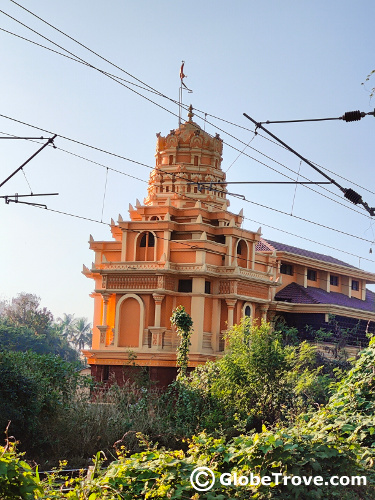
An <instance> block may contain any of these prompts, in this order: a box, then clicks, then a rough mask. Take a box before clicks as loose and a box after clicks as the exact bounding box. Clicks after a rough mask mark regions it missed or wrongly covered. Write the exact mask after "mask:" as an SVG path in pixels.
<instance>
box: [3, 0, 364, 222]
mask: <svg viewBox="0 0 375 500" xmlns="http://www.w3.org/2000/svg"><path fill="white" fill-rule="evenodd" d="M11 1H12V2H13V3H15V4H16V5H18V6H19V7H21V8H23V9H24V10H26V11H27V12H29V13H30V14H32V15H33V16H35V17H37V18H38V19H39V20H41V21H43V22H44V23H46V24H47V25H49V26H50V27H52V28H54V29H55V30H57V31H58V32H60V33H62V34H63V35H65V36H66V37H68V38H70V39H71V40H73V41H74V42H76V43H78V44H79V45H81V46H82V47H84V48H85V49H87V50H88V51H90V52H91V53H93V54H95V55H97V56H98V57H100V58H101V59H103V60H104V61H106V62H108V63H109V64H111V65H112V66H114V67H116V68H118V69H120V70H121V71H123V72H124V73H126V74H128V75H130V76H131V77H132V78H134V79H136V80H137V81H139V82H141V83H142V84H143V85H146V86H147V87H148V88H147V89H146V88H143V90H148V91H150V90H151V91H153V92H154V93H156V94H157V95H159V96H161V97H164V98H166V99H167V100H169V101H171V102H173V103H174V104H177V101H175V100H174V99H171V98H170V97H168V96H166V95H165V94H162V93H161V92H159V91H157V90H155V89H153V87H151V86H149V85H148V84H146V83H144V82H142V81H141V80H139V79H137V78H136V77H134V76H133V75H131V74H130V73H128V72H127V71H125V70H123V69H122V68H120V67H119V66H117V65H115V64H113V63H112V62H110V61H109V60H107V59H106V58H103V57H102V56H100V55H99V54H97V53H96V52H94V51H92V50H91V49H89V48H88V47H87V46H85V45H84V44H81V43H80V42H78V41H77V40H75V39H74V38H72V37H70V36H69V35H67V34H66V33H64V32H62V31H61V30H59V29H58V28H56V27H55V26H53V25H51V24H50V23H48V22H47V21H44V20H43V19H42V18H40V17H39V16H37V15H36V14H34V13H32V12H31V11H29V10H28V9H26V8H24V7H23V6H21V5H20V4H17V2H14V1H13V0H11ZM0 12H2V13H3V14H5V15H7V16H8V17H10V18H11V19H13V20H15V21H16V22H18V23H20V24H21V25H23V26H25V27H26V28H27V29H30V30H31V31H33V32H34V33H36V34H38V35H39V36H41V37H43V38H44V39H46V40H48V41H49V42H50V43H53V44H54V45H56V46H58V47H59V48H61V49H62V50H65V51H66V52H68V53H69V54H72V55H73V56H74V57H75V58H77V59H73V60H74V61H76V62H81V63H82V64H84V65H86V66H89V67H91V68H92V69H95V70H97V71H99V72H100V73H102V74H104V75H105V76H108V77H109V78H111V79H112V80H113V81H115V82H117V83H120V85H123V86H124V87H125V88H128V89H129V90H131V91H132V92H135V93H136V94H137V95H139V96H140V97H143V98H144V99H146V100H148V101H149V102H151V103H153V104H155V105H156V106H158V107H160V108H162V109H164V110H165V111H167V112H168V113H170V114H172V115H174V116H176V117H177V114H176V113H173V112H172V111H170V110H168V109H167V108H165V107H164V106H161V105H160V104H158V103H156V102H155V101H152V100H151V99H149V98H147V97H146V96H144V95H143V94H141V93H139V92H137V91H135V90H134V89H131V88H130V87H128V86H127V85H124V84H123V83H121V82H120V81H118V79H120V80H121V78H119V77H117V76H114V75H111V74H109V73H107V72H105V71H103V70H101V69H99V68H96V67H95V66H93V65H92V64H90V63H88V62H87V61H85V60H84V59H82V58H80V57H79V56H76V55H74V54H73V53H71V52H70V51H68V50H67V49H64V48H63V47H61V46H60V45H58V44H56V43H55V42H53V41H52V40H50V39H48V38H46V37H44V35H41V34H40V33H38V32H36V31H35V30H33V29H32V28H29V27H28V26H27V25H25V24H23V23H21V22H20V21H18V20H17V19H15V18H13V17H12V16H10V15H9V14H6V13H5V12H3V11H0ZM4 31H6V30H4ZM8 33H10V32H8ZM16 36H18V35H16ZM21 38H22V37H21ZM28 41H29V40H28ZM31 43H34V42H31ZM37 45H39V44H37ZM42 47H43V48H47V47H44V46H42ZM47 49H48V48H47ZM48 50H50V49H48ZM53 52H56V53H58V54H60V55H64V56H65V54H61V53H59V52H57V51H53ZM69 59H72V58H70V57H69ZM130 84H132V85H134V84H133V83H130ZM182 106H183V107H184V108H185V109H186V106H185V105H182ZM210 116H214V115H210ZM206 117H207V113H205V119H204V120H205V122H206V121H207V120H206ZM199 118H200V119H202V118H201V117H199ZM216 118H217V117H216ZM224 121H226V120H224ZM207 123H209V124H210V125H212V126H215V125H214V124H212V123H211V122H207ZM229 123H230V122H229ZM216 127H217V126H216ZM217 128H218V129H219V130H220V131H222V132H223V133H225V134H226V135H229V136H230V137H232V138H234V139H235V140H237V141H239V142H241V143H243V144H245V143H244V142H243V141H241V140H240V139H238V138H237V137H235V136H233V135H232V134H230V133H228V132H227V131H225V130H223V129H221V128H220V127H217ZM242 128H244V127H242ZM223 142H224V144H226V145H228V146H229V147H231V148H233V149H235V150H236V151H240V150H239V149H238V148H235V147H234V146H232V145H231V144H229V143H226V142H225V141H223ZM245 145H246V144H245ZM250 148H251V149H253V150H254V151H256V152H257V153H259V154H261V155H263V156H265V157H267V158H268V159H270V160H271V161H274V162H275V163H277V164H279V165H280V166H282V167H283V168H286V169H287V170H290V171H291V172H293V173H296V172H295V171H294V170H293V169H290V168H289V167H287V166H286V165H283V164H282V163H280V162H278V161H277V160H275V159H273V158H271V157H269V156H267V155H265V154H264V153H262V152H261V151H258V150H256V149H255V148H253V147H251V146H250ZM245 149H246V148H245ZM240 154H245V156H247V157H249V158H251V159H252V160H254V161H257V162H258V163H260V164H262V165H263V166H265V167H267V168H270V169H271V170H273V171H275V172H277V173H279V174H280V175H283V176H285V177H287V178H289V179H290V177H289V176H287V175H286V174H283V173H282V172H280V171H278V170H277V169H273V168H272V167H270V166H269V165H267V164H265V163H263V162H261V161H259V160H258V159H256V158H254V157H252V156H250V155H248V154H246V153H244V152H243V151H240ZM237 158H238V157H237ZM237 158H236V159H237ZM235 161H236V160H235ZM302 177H304V178H305V179H308V178H307V177H305V176H302ZM308 180H309V179H308ZM306 187H307V188H308V189H310V190H312V191H314V192H316V193H317V194H319V195H321V196H325V197H326V198H327V199H330V200H331V201H333V202H335V203H338V204H339V205H341V206H344V207H346V208H348V209H350V210H352V211H354V212H356V213H358V214H361V215H363V216H365V214H363V213H362V212H359V211H357V210H355V209H353V208H352V207H350V206H348V205H345V204H344V203H341V202H338V201H337V200H333V199H332V198H330V197H329V196H326V195H324V194H323V193H321V192H319V191H316V190H315V189H313V188H310V187H308V186H306ZM323 189H324V190H326V191H328V192H329V193H330V194H332V195H334V196H338V195H337V194H336V193H333V192H332V191H330V190H328V189H326V188H323ZM347 191H348V196H347V197H348V198H349V199H350V198H352V199H351V201H352V200H353V199H354V198H353V193H354V191H353V190H351V189H349V190H347Z"/></svg>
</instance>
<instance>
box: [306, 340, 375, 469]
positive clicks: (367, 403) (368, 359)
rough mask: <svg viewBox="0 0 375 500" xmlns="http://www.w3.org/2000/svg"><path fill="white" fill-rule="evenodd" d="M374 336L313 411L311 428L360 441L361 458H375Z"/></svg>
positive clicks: (335, 436) (338, 437) (332, 436)
mask: <svg viewBox="0 0 375 500" xmlns="http://www.w3.org/2000/svg"><path fill="white" fill-rule="evenodd" d="M374 389H375V340H373V339H372V340H371V341H370V346H369V347H368V348H367V349H365V350H363V351H362V352H361V355H360V358H359V360H358V361H357V362H356V364H355V366H354V367H353V368H352V369H351V370H350V371H349V373H348V374H347V376H346V377H344V378H343V379H342V380H341V381H340V382H338V384H337V386H336V390H335V392H334V394H333V395H332V397H331V398H330V400H329V402H328V404H327V405H326V406H325V407H324V408H322V409H321V410H320V411H319V412H317V413H315V414H313V415H312V417H311V420H310V421H309V423H308V428H309V429H311V432H316V433H321V434H323V435H328V434H329V436H330V439H331V440H332V439H337V440H338V441H339V442H345V443H348V444H356V443H359V444H360V446H361V447H363V448H362V451H363V453H362V454H361V456H362V458H363V460H365V461H366V463H369V464H370V465H371V466H372V465H373V463H374V459H375V396H374V393H375V391H374Z"/></svg>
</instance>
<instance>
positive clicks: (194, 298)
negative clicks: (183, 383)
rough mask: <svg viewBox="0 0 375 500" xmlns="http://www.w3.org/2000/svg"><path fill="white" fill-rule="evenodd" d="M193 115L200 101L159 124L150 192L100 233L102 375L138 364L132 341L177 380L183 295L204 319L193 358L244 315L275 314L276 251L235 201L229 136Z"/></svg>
mask: <svg viewBox="0 0 375 500" xmlns="http://www.w3.org/2000/svg"><path fill="white" fill-rule="evenodd" d="M192 118H193V114H192V112H191V110H190V113H189V119H188V121H187V122H185V123H183V124H182V125H181V126H180V127H179V128H178V129H176V130H171V132H170V133H169V134H168V135H167V136H166V137H162V136H161V135H160V134H157V145H156V155H155V156H156V165H155V168H154V169H153V171H152V172H151V175H150V179H149V185H148V193H147V197H146V198H145V200H144V203H143V204H141V203H140V202H139V201H138V200H137V202H136V204H135V207H133V206H132V205H129V214H130V220H129V221H125V220H123V219H122V218H121V216H119V220H118V222H117V223H115V222H114V221H112V226H111V230H112V236H113V240H112V241H94V239H93V238H92V237H90V248H91V249H92V250H94V252H95V262H94V263H93V266H92V268H91V269H90V270H89V269H88V268H86V267H84V271H83V272H84V274H85V275H86V276H87V277H90V278H92V279H93V280H94V281H95V292H94V294H93V297H94V300H95V306H94V325H95V326H94V329H93V343H92V349H91V350H90V351H85V355H86V357H87V359H88V362H89V364H90V365H91V366H92V371H93V374H94V375H95V376H96V378H99V379H100V378H101V379H103V377H104V379H105V378H107V377H108V376H109V375H110V374H111V373H112V372H113V373H114V372H116V367H119V366H127V365H129V364H130V360H129V351H131V352H132V353H133V354H132V356H134V355H135V356H136V364H137V365H140V366H147V367H150V371H151V375H152V378H157V379H159V380H162V382H167V381H170V380H171V379H172V378H173V377H174V376H175V373H176V368H175V366H176V346H177V344H178V338H177V335H176V333H175V332H174V330H173V329H172V327H171V324H170V317H171V315H172V311H173V309H175V308H176V307H177V306H178V305H183V306H184V307H185V309H186V311H187V312H188V313H189V314H190V315H191V317H192V319H193V322H194V327H193V328H194V332H193V335H192V338H191V343H192V345H191V348H190V358H189V359H190V366H191V367H194V366H197V365H198V364H201V363H204V362H205V361H206V360H208V359H214V358H216V357H217V356H218V355H220V353H222V351H223V349H224V341H223V333H224V332H225V330H227V328H228V327H230V326H232V325H233V324H234V323H237V322H239V320H240V319H241V317H242V316H244V315H247V316H252V317H253V318H257V319H259V320H260V319H261V318H264V319H266V318H267V310H268V308H269V305H270V303H271V301H272V299H273V298H274V295H275V291H276V287H277V276H276V274H277V272H276V253H275V252H265V253H259V252H256V245H257V244H258V243H259V241H260V236H261V235H260V230H259V231H257V232H252V231H247V230H245V229H242V227H241V226H242V219H243V217H242V213H239V214H233V213H231V212H229V211H228V206H229V201H228V200H227V197H226V185H225V174H224V172H223V171H222V170H221V161H222V156H221V155H222V149H223V144H222V140H221V139H220V137H219V136H218V135H216V136H215V137H211V136H210V135H209V134H207V133H206V132H204V131H203V130H202V129H201V128H200V127H199V126H198V125H197V124H196V123H195V122H193V120H192ZM117 371H118V369H117ZM103 374H104V375H103Z"/></svg>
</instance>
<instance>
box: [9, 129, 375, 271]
mask: <svg viewBox="0 0 375 500" xmlns="http://www.w3.org/2000/svg"><path fill="white" fill-rule="evenodd" d="M0 133H2V134H6V135H11V134H7V133H6V132H0ZM32 142H38V141H36V140H32ZM56 149H59V150H61V151H63V152H65V153H67V154H70V155H73V156H76V157H78V158H80V159H82V160H85V161H88V162H90V163H94V164H96V165H98V166H100V167H103V168H106V169H109V170H112V171H114V172H116V173H118V174H121V175H125V176H129V177H132V178H134V179H136V180H139V181H141V182H144V183H146V184H147V181H145V180H144V179H140V178H139V177H135V176H132V175H130V174H127V173H126V172H123V171H121V170H117V169H113V168H111V167H108V166H107V165H103V164H101V163H98V162H95V161H93V160H91V159H89V158H85V157H83V156H81V155H77V154H76V153H72V152H71V151H68V150H65V149H62V148H60V147H58V146H56ZM144 166H147V165H144ZM147 167H148V168H153V167H150V166H147ZM184 179H185V178H184ZM185 180H186V179H185ZM171 192H175V191H171ZM175 193H176V192H175ZM179 195H180V196H183V197H184V198H185V199H192V197H190V196H186V195H182V194H181V193H179ZM193 199H194V200H195V201H199V199H198V198H193ZM204 204H206V205H211V206H214V207H216V205H214V204H212V203H210V202H207V201H204ZM38 208H41V207H38ZM47 210H50V211H55V212H57V213H62V214H65V215H70V216H72V217H77V218H83V219H85V220H89V221H92V222H98V223H101V224H106V225H110V224H107V223H105V222H103V221H97V220H95V219H89V218H87V217H81V216H78V215H74V214H69V213H67V212H62V211H57V210H53V209H47ZM242 218H243V219H245V220H249V221H251V222H255V223H256V224H261V225H262V226H265V227H270V228H271V229H274V230H277V231H280V232H283V233H285V234H289V235H292V236H295V237H297V238H300V239H303V240H305V241H309V242H311V243H315V244H318V245H321V246H324V247H327V248H330V249H333V250H336V251H339V252H341V253H344V254H347V255H350V256H352V257H356V258H358V259H362V260H367V261H369V262H375V261H374V260H372V259H368V258H366V257H361V256H359V255H356V254H353V253H351V252H347V251H345V250H342V249H339V248H336V247H332V246H330V245H326V244H324V243H321V242H317V241H315V240H312V239H309V238H306V237H304V236H300V235H297V234H295V233H291V232H289V231H286V230H283V229H280V228H275V227H274V226H270V225H269V224H265V223H264V222H259V221H255V220H254V219H251V218H249V217H245V216H242ZM232 257H233V256H232Z"/></svg>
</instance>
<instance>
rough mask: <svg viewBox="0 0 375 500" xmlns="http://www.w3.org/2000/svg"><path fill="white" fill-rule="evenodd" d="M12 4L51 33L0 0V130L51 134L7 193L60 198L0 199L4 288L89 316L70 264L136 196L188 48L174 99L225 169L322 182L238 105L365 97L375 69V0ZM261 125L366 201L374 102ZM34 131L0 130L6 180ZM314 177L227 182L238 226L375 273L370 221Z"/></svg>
mask: <svg viewBox="0 0 375 500" xmlns="http://www.w3.org/2000/svg"><path fill="white" fill-rule="evenodd" d="M18 4H19V5H21V6H23V7H26V8H27V9H29V11H31V12H32V14H35V15H36V16H39V18H41V19H42V20H44V21H46V22H47V23H49V24H50V25H52V26H53V27H55V28H57V29H58V30H60V32H59V31H57V30H56V29H54V28H53V27H52V26H49V25H48V24H46V23H44V22H43V21H42V20H41V19H38V18H37V17H35V16H33V15H32V14H31V13H30V12H27V11H25V10H24V9H22V8H21V7H20V6H19V5H17V4H16V3H14V2H12V1H11V0H3V1H2V2H1V3H0V54H1V71H0V96H1V107H0V137H9V136H10V135H13V136H19V137H41V136H42V137H44V138H50V137H52V135H53V134H57V137H56V139H55V141H54V144H55V146H56V149H55V148H53V147H52V146H48V147H46V148H44V149H43V151H41V152H40V153H39V154H38V155H37V156H35V158H33V159H32V160H31V161H30V162H29V163H28V164H27V165H26V166H25V167H24V169H23V171H19V172H18V173H17V174H16V175H14V177H12V178H11V179H10V180H9V181H8V182H6V183H5V184H4V185H3V186H2V187H1V188H0V196H6V195H14V194H15V193H18V194H30V191H32V192H33V193H55V192H58V193H59V195H58V196H49V197H43V198H34V199H29V198H24V199H23V200H24V201H29V202H35V203H41V204H45V205H46V206H47V208H48V210H46V209H44V208H38V207H34V206H30V205H25V204H19V203H18V204H16V203H9V204H6V203H4V199H0V226H1V238H0V259H1V262H2V277H1V282H0V283H1V286H0V300H9V299H10V298H11V297H14V296H16V295H17V294H18V293H20V292H26V293H33V294H36V295H38V296H39V297H40V298H41V303H42V305H43V306H45V307H47V308H49V309H50V310H51V312H52V313H53V314H54V316H55V317H56V318H57V317H59V316H62V314H63V313H70V314H75V315H76V317H82V316H83V317H86V318H88V319H89V320H90V321H91V320H92V315H93V299H92V298H90V294H91V293H92V292H93V281H92V280H90V279H87V278H86V277H85V276H84V275H83V274H82V273H81V271H82V266H83V265H86V266H87V267H89V268H90V267H91V262H92V261H93V259H94V254H93V252H92V251H90V249H89V244H88V240H89V236H90V234H92V236H93V238H94V239H95V240H110V239H111V233H110V227H109V224H110V221H111V218H113V219H114V220H115V221H117V219H118V214H121V216H122V217H123V219H124V220H127V219H128V218H129V214H128V207H129V203H131V204H133V205H135V202H136V199H137V198H138V199H139V200H140V201H141V202H143V199H144V197H145V196H146V193H147V181H148V178H149V174H150V172H151V169H152V168H153V166H154V162H155V159H154V154H155V145H156V133H158V132H161V134H162V135H163V136H165V135H167V134H168V133H169V131H170V130H171V129H175V128H177V126H178V105H177V104H176V102H173V100H174V101H178V96H179V85H180V80H179V69H180V66H181V61H182V60H184V61H185V67H184V73H185V74H186V75H187V78H186V79H185V83H186V85H187V86H188V87H189V88H190V89H192V90H193V92H192V93H187V92H186V91H185V92H184V93H183V104H184V105H189V104H192V105H193V107H194V108H195V110H196V115H195V117H194V120H195V121H196V122H197V123H198V124H199V125H200V126H201V127H202V128H204V129H205V130H206V131H207V132H209V133H210V134H215V133H219V134H220V136H221V138H222V139H223V141H224V150H223V163H222V168H223V170H224V171H227V180H228V181H229V182H236V181H237V182H244V181H268V182H270V181H288V180H290V179H292V180H297V179H299V180H301V179H302V180H306V179H305V178H307V179H308V180H312V181H316V182H321V181H325V180H326V179H324V178H323V177H322V176H321V175H320V174H319V173H317V172H316V171H314V170H313V169H312V168H311V167H310V166H308V165H306V164H305V163H303V162H301V161H300V159H299V158H297V157H296V156H295V155H293V154H291V153H290V152H288V151H286V150H285V149H283V148H281V147H280V146H279V145H277V144H275V143H273V142H271V141H269V140H267V138H269V136H267V134H266V133H265V132H260V131H258V132H259V133H258V134H257V135H256V136H255V135H254V125H253V124H252V123H251V122H250V121H249V120H247V119H246V118H245V117H244V116H243V113H244V112H245V113H247V114H248V115H249V116H251V117H252V118H254V119H255V120H256V121H257V122H259V121H262V122H265V121H267V120H269V121H278V120H296V119H311V118H327V117H339V116H342V115H343V114H344V113H345V112H347V111H353V110H360V111H364V112H366V113H367V112H370V111H373V110H374V106H375V100H374V99H373V100H371V99H370V94H369V89H370V88H371V86H375V82H374V81H373V82H371V80H370V82H368V83H367V84H366V85H362V82H364V81H365V78H366V76H367V74H368V73H370V71H371V70H373V69H375V60H374V50H373V40H374V39H373V19H374V18H375V3H374V2H373V0H358V1H357V2H353V1H347V0H330V1H328V2H327V0H324V1H323V0H314V1H312V0H305V1H298V0H283V1H282V2H281V1H278V0H264V1H262V2H259V1H253V0H247V1H245V0H241V1H239V0H237V1H236V0H234V1H233V2H231V3H230V8H229V7H228V3H227V2H225V3H224V2H223V1H219V0H216V1H213V0H202V1H201V2H200V3H199V4H197V3H196V2H179V1H175V2H171V1H168V0H159V1H158V2H155V1H151V0H142V1H134V0H133V1H127V2H124V1H122V0H111V1H110V2H103V1H99V0H80V1H77V0H64V1H62V0H55V1H54V2H51V1H50V0H28V1H27V2H26V1H25V0H19V1H18ZM9 16H11V17H9ZM12 18H13V19H12ZM17 21H18V22H17ZM20 23H23V24H20ZM28 28H31V29H32V30H33V31H31V30H30V29H28ZM4 30H6V31H8V32H12V33H14V34H16V35H18V37H16V36H15V35H12V34H10V33H7V32H6V31H4ZM61 32H62V33H61ZM63 33H65V34H66V35H69V36H70V37H71V38H73V39H75V40H76V41H78V42H80V43H81V44H82V45H85V46H86V47H87V48H89V49H90V50H91V51H93V52H96V53H97V54H99V55H100V56H102V57H103V58H104V59H106V60H107V61H109V62H111V63H113V64H112V65H111V64H110V63H109V62H106V61H105V60H103V59H101V58H99V57H98V56H97V55H95V54H94V53H93V52H90V51H89V50H87V49H85V48H84V47H83V46H81V45H79V44H77V43H76V42H74V41H73V40H72V39H70V38H68V37H67V36H64V34H63ZM40 35H43V37H45V38H42V37H41V36H40ZM19 37H24V38H26V39H28V40H32V41H33V42H35V43H38V44H41V45H44V46H46V47H49V48H50V49H53V50H55V51H58V52H60V53H64V54H66V55H69V57H71V58H72V59H75V60H72V59H69V58H67V57H63V56H61V55H59V54H56V53H54V52H52V51H48V50H46V49H45V48H43V47H40V46H38V45H35V44H32V43H30V42H29V41H26V40H24V39H21V38H19ZM52 42H54V43H55V44H57V45H58V46H60V47H58V46H57V45H53V43H52ZM67 51H69V52H70V54H69V52H67ZM77 58H81V60H83V61H84V62H85V63H86V64H80V63H79V62H77V60H76V59H77ZM92 66H94V67H95V68H98V69H99V70H100V71H98V70H97V69H94V68H93V67H92ZM103 71H105V72H107V73H111V74H113V75H115V76H114V77H112V78H110V77H108V76H106V75H104V74H103ZM118 78H122V79H124V80H126V81H127V82H131V83H127V82H126V81H124V80H121V84H120V83H119V82H120V80H118ZM371 83H372V85H371ZM134 84H137V85H139V86H138V87H137V86H134ZM146 86H149V87H146ZM150 87H151V88H153V89H155V90H156V91H158V92H159V94H155V93H153V92H150V91H149V90H147V89H150ZM160 93H161V94H163V95H164V96H166V97H162V96H161V95H160ZM205 113H206V115H205ZM183 117H186V111H183ZM204 118H206V119H204ZM184 119H185V118H184ZM21 122H22V123H21ZM228 122H229V123H228ZM265 127H266V128H267V129H268V130H269V131H271V132H272V133H273V134H274V135H276V136H277V137H279V138H280V139H282V140H283V141H284V142H285V143H287V144H288V145H289V146H291V147H292V148H293V149H295V150H296V151H298V152H299V153H300V154H301V155H302V156H304V157H305V158H308V159H309V160H310V161H311V162H313V163H315V164H317V165H319V168H321V169H322V170H324V171H325V172H326V173H327V175H329V176H330V177H332V178H333V179H334V180H335V181H337V182H338V183H339V184H340V185H342V186H343V187H345V188H352V189H354V190H356V191H358V192H359V193H360V194H361V195H362V198H363V200H364V201H366V202H367V203H368V204H369V205H370V206H371V207H372V206H375V194H374V193H375V186H374V170H373V161H374V160H373V159H374V156H375V154H374V153H375V141H374V131H375V119H374V117H373V116H366V117H365V118H363V119H362V120H360V121H358V122H354V123H346V122H344V121H342V120H336V121H322V122H307V123H289V124H269V125H265ZM41 129H42V130H41ZM7 134H9V135H7ZM68 139H71V140H68ZM250 141H251V143H249V142H250ZM45 142H46V140H39V141H38V142H35V141H31V140H13V139H12V140H11V139H1V140H0V151H1V161H0V165H1V167H0V174H1V175H0V183H1V182H3V180H5V179H6V178H7V177H8V176H9V175H10V174H11V173H12V172H13V171H14V170H16V169H17V168H18V167H19V166H20V165H22V164H23V163H24V162H25V161H26V160H27V159H28V158H29V157H30V156H31V155H33V154H34V153H35V152H36V151H37V150H38V149H39V148H40V147H41V145H42V144H44V143H45ZM247 144H248V147H246V149H245V150H244V148H245V146H246V145H247ZM88 146H91V147H88ZM100 150H102V151H100ZM243 150H244V153H243V154H240V152H242V151H243ZM104 151H106V152H107V153H106V152H104ZM125 158H127V159H128V160H126V159H125ZM129 160H132V161H129ZM135 162H138V163H135ZM141 164H143V165H141ZM107 168H108V170H107ZM327 169H328V170H327ZM115 170H117V171H118V172H115ZM119 172H120V173H119ZM285 175H286V176H288V177H285ZM304 177H305V178H304ZM311 187H312V188H313V189H314V191H313V190H311V189H308V188H306V187H303V186H301V185H298V186H296V185H280V184H271V185H270V184H253V185H252V184H233V185H229V186H228V191H230V192H231V193H234V194H238V195H241V196H242V197H244V198H245V199H241V196H240V197H235V196H230V197H229V200H230V208H229V210H230V211H232V212H233V213H238V212H239V211H240V210H241V208H243V211H244V216H245V220H244V223H243V227H244V228H245V229H248V230H252V231H256V230H257V229H258V228H259V226H261V227H262V234H263V237H264V238H266V239H267V238H268V239H270V240H274V241H280V242H283V243H286V244H289V245H294V246H298V247H300V248H306V249H309V250H312V251H316V252H320V253H324V254H328V255H332V256H334V257H336V258H338V259H340V260H344V261H346V262H348V263H350V264H352V265H355V266H358V267H361V268H362V269H366V270H368V271H371V272H374V273H375V246H374V254H372V253H370V249H371V248H372V246H373V244H374V239H375V236H374V232H375V229H374V222H375V218H374V217H373V218H371V217H370V216H369V214H368V213H367V212H366V211H365V210H364V209H363V208H361V207H360V206H354V205H353V204H351V203H350V202H347V201H346V200H345V199H344V197H343V193H341V192H340V190H339V189H338V188H337V187H335V186H332V185H328V186H326V185H324V186H323V185H321V186H318V185H316V186H311ZM62 212H63V213H62ZM67 214H71V215H67ZM75 216H77V217H75ZM308 221H310V222H308ZM344 252H345V253H344Z"/></svg>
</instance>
